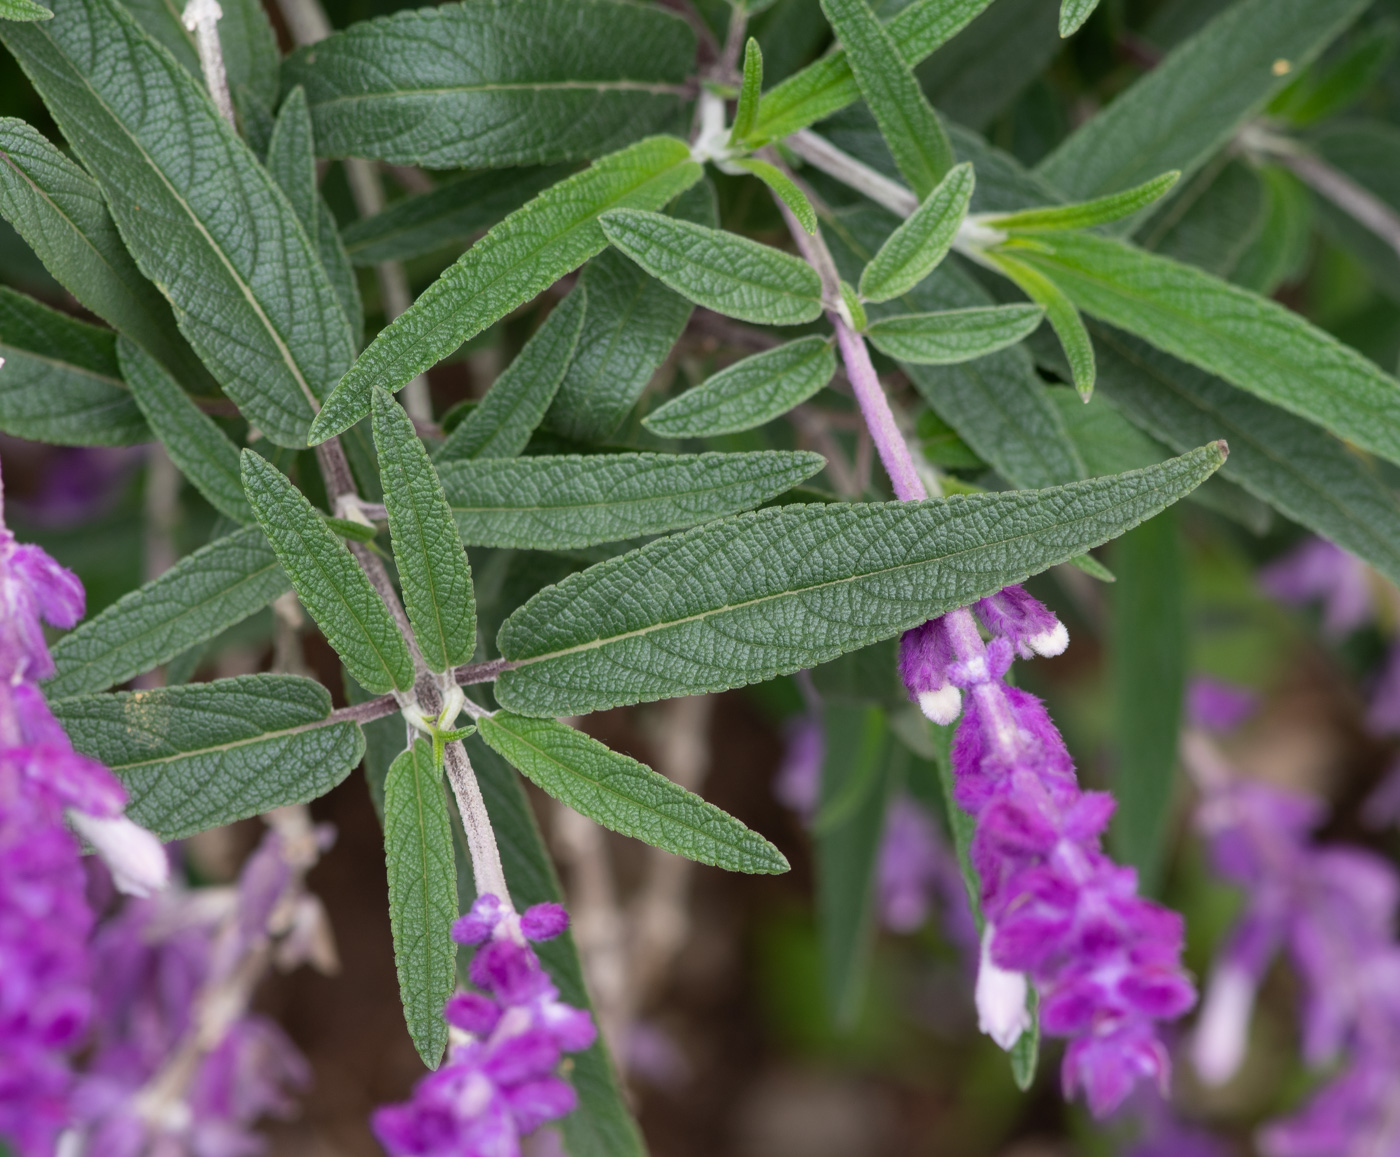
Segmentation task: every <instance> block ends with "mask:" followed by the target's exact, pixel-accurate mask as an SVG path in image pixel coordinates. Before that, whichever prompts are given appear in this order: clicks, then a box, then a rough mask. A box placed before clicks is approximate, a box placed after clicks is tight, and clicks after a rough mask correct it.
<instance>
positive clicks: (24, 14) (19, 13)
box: [0, 0, 53, 20]
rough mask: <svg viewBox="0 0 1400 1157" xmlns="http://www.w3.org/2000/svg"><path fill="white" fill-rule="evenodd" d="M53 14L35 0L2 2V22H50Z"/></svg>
mask: <svg viewBox="0 0 1400 1157" xmlns="http://www.w3.org/2000/svg"><path fill="white" fill-rule="evenodd" d="M52 17H53V13H52V12H50V11H49V10H48V9H47V8H45V7H44V6H43V5H42V4H36V3H35V2H34V0H0V20H49V19H51V18H52Z"/></svg>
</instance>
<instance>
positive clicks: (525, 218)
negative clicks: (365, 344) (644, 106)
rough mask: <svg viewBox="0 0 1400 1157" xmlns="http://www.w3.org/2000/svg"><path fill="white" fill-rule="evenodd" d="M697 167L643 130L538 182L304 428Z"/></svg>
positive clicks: (454, 342) (678, 146) (680, 183)
mask: <svg viewBox="0 0 1400 1157" xmlns="http://www.w3.org/2000/svg"><path fill="white" fill-rule="evenodd" d="M703 175H704V170H703V169H702V168H701V167H700V166H699V165H698V164H696V163H695V162H694V161H692V160H691V159H690V146H689V145H687V144H686V143H685V142H684V141H682V140H677V139H676V138H675V137H652V138H650V139H648V140H644V141H638V142H637V143H636V144H635V145H631V146H630V147H628V148H626V149H623V150H622V151H621V152H618V153H613V154H612V155H610V156H607V157H602V158H600V159H599V160H598V161H595V162H594V163H593V165H591V166H590V167H589V168H587V169H585V170H584V171H583V172H581V173H577V174H575V175H574V176H572V177H570V178H569V179H568V180H566V181H561V182H560V183H559V184H557V185H554V186H553V187H551V188H549V189H546V190H545V191H544V192H543V193H541V194H540V195H539V196H538V197H536V198H535V199H534V200H533V201H530V202H529V203H528V204H526V205H524V206H522V207H521V208H519V209H517V210H516V211H515V212H514V213H512V214H511V215H510V216H509V217H507V218H506V219H505V220H504V221H502V222H501V223H500V224H499V225H497V226H496V227H495V228H494V229H492V230H491V231H490V232H489V233H487V234H486V236H484V237H483V238H482V239H481V240H480V241H478V242H477V243H476V244H475V245H473V246H472V247H471V248H470V249H468V250H467V251H466V252H465V253H464V254H462V256H461V257H460V258H459V259H458V260H457V262H456V264H455V265H452V266H451V267H450V268H449V269H447V271H446V272H444V273H443V275H442V276H441V277H439V278H438V279H437V280H436V281H435V282H433V284H432V285H431V286H429V287H428V289H427V290H426V291H424V292H423V293H422V294H421V295H420V296H419V298H418V300H417V301H415V302H414V303H413V305H412V306H411V307H410V308H409V309H408V311H407V312H406V313H403V314H401V315H400V316H399V317H397V318H395V319H394V321H393V324H391V325H389V326H387V327H386V328H385V329H383V330H382V331H380V333H379V336H378V337H376V338H375V339H374V341H373V342H371V343H370V346H369V348H368V349H367V350H365V352H364V353H363V354H361V355H360V359H359V361H357V362H356V363H355V364H354V366H353V367H351V369H350V372H349V373H347V374H346V375H345V377H344V378H342V379H341V381H340V384H339V385H338V386H336V388H335V391H334V392H333V393H332V394H331V396H330V398H328V399H327V401H326V407H325V409H324V410H322V411H321V414H320V415H319V417H318V418H317V419H316V424H315V427H314V428H313V431H312V437H313V438H314V439H316V440H320V441H324V440H325V439H326V438H329V437H331V436H332V435H334V434H339V433H340V432H341V431H342V430H345V429H347V428H349V427H350V426H352V425H354V424H355V423H356V422H358V421H359V420H360V419H361V418H362V417H364V415H365V414H367V413H368V412H369V399H370V387H371V386H375V385H380V386H383V387H384V388H385V389H393V390H397V389H399V388H400V387H401V386H402V385H404V383H405V382H407V381H409V379H411V378H412V377H413V376H414V375H415V374H418V373H421V372H422V371H423V370H426V369H427V368H428V367H429V366H431V365H434V364H435V363H437V362H438V361H440V360H442V359H443V358H445V357H446V356H447V355H448V354H450V353H452V352H453V351H454V350H455V349H456V348H457V347H458V346H460V345H461V344H462V343H463V342H464V341H466V340H467V339H468V338H470V337H474V336H475V335H476V334H478V333H480V332H481V331H482V330H483V329H485V328H486V327H487V326H488V325H490V324H491V323H492V322H494V321H496V320H498V319H499V318H502V317H504V316H505V315H506V314H508V313H509V312H510V311H511V310H513V309H515V308H516V306H519V305H523V304H524V303H525V302H527V301H529V300H530V298H532V297H534V296H535V295H536V294H538V293H541V292H543V291H544V290H546V289H548V288H549V287H550V286H551V285H553V284H554V283H555V282H556V281H558V280H559V278H561V277H563V276H564V274H566V273H569V272H571V271H572V270H574V269H577V268H578V267H579V266H580V265H582V264H583V263H584V262H585V261H587V260H588V259H589V258H590V257H592V256H594V255H595V254H597V253H601V252H602V250H603V249H604V248H605V247H606V246H607V243H608V242H607V238H606V237H605V236H604V234H603V228H602V226H601V225H599V224H598V215H599V214H600V213H603V212H605V211H606V210H608V209H611V208H614V207H616V206H618V205H636V206H640V207H642V208H659V207H660V206H662V205H664V204H666V202H667V201H669V200H671V198H672V197H674V196H675V195H676V194H677V193H680V192H682V191H683V190H685V189H687V188H689V187H690V186H691V185H693V184H695V182H696V181H698V180H699V179H700V178H701V177H702V176H703Z"/></svg>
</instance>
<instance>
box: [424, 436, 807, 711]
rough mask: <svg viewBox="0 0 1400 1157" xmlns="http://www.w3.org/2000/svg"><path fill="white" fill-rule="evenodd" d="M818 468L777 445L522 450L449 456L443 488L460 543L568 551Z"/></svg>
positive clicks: (654, 526) (684, 519)
mask: <svg viewBox="0 0 1400 1157" xmlns="http://www.w3.org/2000/svg"><path fill="white" fill-rule="evenodd" d="M825 465H826V460H825V459H824V458H822V456H821V455H820V454H813V453H810V452H808V451H796V452H792V451H779V450H772V451H770V450H760V451H754V452H751V453H744V454H598V455H590V456H587V457H584V456H580V455H576V454H571V455H561V456H558V457H553V456H538V457H536V456H531V457H528V458H509V459H506V458H498V459H478V460H476V461H471V462H453V463H450V464H448V465H446V466H444V467H443V469H442V485H443V488H444V489H445V490H446V491H447V500H448V502H449V503H450V504H451V506H452V513H453V515H454V516H455V517H456V519H457V527H458V529H459V530H460V531H461V533H462V541H464V542H467V543H470V544H471V545H472V546H503V547H520V548H526V549H535V550H567V549H572V548H578V547H583V546H591V545H593V544H594V543H599V542H616V541H618V540H620V539H625V538H634V537H636V536H637V535H641V534H658V533H660V532H662V531H666V530H675V529H677V528H679V527H683V526H694V525H695V524H696V523H697V522H706V521H708V520H709V519H712V518H719V517H721V516H722V515H726V514H733V513H735V512H736V511H740V510H749V509H751V508H752V507H755V506H757V505H759V504H760V503H762V502H767V501H768V500H769V499H770V498H775V497H777V496H778V495H779V494H781V493H782V492H783V491H785V490H787V489H789V488H790V487H793V486H796V485H797V483H799V482H801V481H802V480H803V479H805V478H810V477H811V476H812V475H813V474H815V473H816V472H817V471H818V470H820V469H822V467H823V466H825ZM564 714H567V712H565V713H564Z"/></svg>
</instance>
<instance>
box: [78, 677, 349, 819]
mask: <svg viewBox="0 0 1400 1157" xmlns="http://www.w3.org/2000/svg"><path fill="white" fill-rule="evenodd" d="M51 706H52V707H53V713H54V715H55V716H56V717H57V718H58V721H59V722H60V723H61V724H63V729H64V730H65V731H66V732H68V736H69V738H70V739H72V741H73V746H74V747H76V748H77V749H78V750H79V751H81V752H84V753H85V754H87V755H90V756H92V757H93V758H94V759H98V760H101V761H102V762H103V763H105V764H106V765H107V766H108V767H110V768H111V769H112V770H113V771H114V772H116V774H117V775H118V776H119V777H120V778H121V781H122V783H123V784H124V785H125V786H126V789H127V791H128V792H129V793H130V796H131V802H130V803H129V804H128V805H127V809H126V810H127V814H128V815H129V816H131V818H132V819H134V820H135V821H136V822H137V823H139V824H143V825H144V826H146V827H148V828H150V829H151V830H152V831H154V832H155V833H156V834H157V835H159V836H160V837H161V838H162V839H166V840H178V839H182V838H183V837H185V836H190V835H193V834H194V833H195V832H202V831H205V830H206V829H208V828H216V827H219V826H221V825H223V824H231V823H234V822H235V821H236V820H241V819H247V818H248V817H249V816H254V815H258V814H259V813H261V812H265V811H270V810H272V809H273V808H276V807H285V806H287V805H288V804H296V803H310V802H311V801H312V800H313V799H316V798H318V797H320V796H323V795H325V794H326V792H328V791H330V790H331V788H333V787H335V785H336V784H338V783H339V782H340V781H341V780H343V779H344V778H345V777H346V776H347V775H348V774H349V773H350V769H351V768H352V767H354V766H355V765H356V764H357V763H359V762H360V757H361V756H362V755H363V754H364V750H365V741H364V736H363V735H362V734H361V732H360V728H359V725H358V724H356V723H353V722H350V721H339V722H338V721H335V720H333V719H332V718H331V697H330V692H328V691H327V690H326V689H325V688H324V687H322V686H321V685H320V684H319V683H316V682H314V681H312V680H310V679H302V678H300V677H298V676H295V675H241V676H239V677H237V678H234V679H219V680H217V681H215V682H213V683H187V684H185V685H184V686H183V687H161V688H157V689H155V690H151V691H120V692H117V693H115V694H111V695H82V696H78V697H77V698H73V699H59V700H56V701H55V702H53V703H52V704H51Z"/></svg>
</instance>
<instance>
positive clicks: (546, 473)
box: [441, 450, 826, 550]
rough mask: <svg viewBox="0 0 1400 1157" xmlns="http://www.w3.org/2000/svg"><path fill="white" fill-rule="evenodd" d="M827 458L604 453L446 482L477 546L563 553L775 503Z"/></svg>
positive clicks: (485, 467)
mask: <svg viewBox="0 0 1400 1157" xmlns="http://www.w3.org/2000/svg"><path fill="white" fill-rule="evenodd" d="M825 464H826V461H825V459H823V458H822V457H821V455H820V454H813V453H810V452H807V451H796V452H790V451H777V450H773V451H769V450H760V451H754V452H752V453H744V454H645V453H644V454H599V455H593V456H588V457H582V456H579V455H561V456H559V457H546V456H539V457H528V458H510V459H504V458H502V459H490V460H486V459H478V460H476V461H471V462H454V463H450V464H447V465H445V466H444V467H443V469H442V473H441V476H442V485H443V488H444V489H445V490H446V491H447V500H448V502H449V503H450V505H451V506H452V513H453V514H454V515H455V517H456V519H457V527H458V529H459V530H460V531H461V533H462V540H463V541H464V542H467V543H469V544H470V545H472V546H505V547H521V548H529V549H536V550H565V549H570V548H577V547H583V546H591V545H593V544H594V543H600V542H616V541H618V540H620V539H625V538H633V537H635V536H637V535H641V534H658V533H661V532H662V531H667V530H676V529H678V528H680V527H684V526H694V525H695V524H696V523H698V522H706V521H708V520H709V519H712V518H719V517H722V516H723V515H726V514H733V513H735V512H736V511H740V510H748V509H750V508H751V507H754V506H757V505H759V503H761V502H766V501H768V500H769V499H770V498H775V497H777V495H779V494H781V493H782V492H783V491H785V490H787V489H789V488H790V487H793V486H796V485H797V483H799V482H801V481H802V480H803V479H805V478H810V477H811V476H812V475H813V474H815V473H816V472H817V471H818V470H820V469H822V467H823V466H825Z"/></svg>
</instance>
